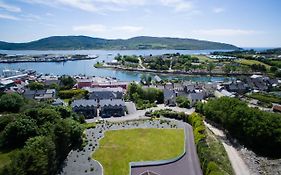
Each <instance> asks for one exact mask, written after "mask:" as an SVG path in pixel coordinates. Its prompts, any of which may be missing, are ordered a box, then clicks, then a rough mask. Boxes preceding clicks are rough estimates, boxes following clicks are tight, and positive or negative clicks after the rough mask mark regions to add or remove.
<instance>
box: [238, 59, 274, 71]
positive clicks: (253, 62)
mask: <svg viewBox="0 0 281 175" xmlns="http://www.w3.org/2000/svg"><path fill="white" fill-rule="evenodd" d="M236 62H237V63H240V64H243V65H247V66H251V65H253V64H261V65H264V66H265V67H266V69H269V68H270V67H271V66H269V65H267V64H264V63H262V62H260V61H257V60H246V59H240V60H237V61H236Z"/></svg>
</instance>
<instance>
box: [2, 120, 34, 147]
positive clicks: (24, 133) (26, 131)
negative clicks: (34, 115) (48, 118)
mask: <svg viewBox="0 0 281 175" xmlns="http://www.w3.org/2000/svg"><path fill="white" fill-rule="evenodd" d="M37 134H38V127H37V125H36V122H35V121H34V120H33V119H29V118H26V117H25V118H24V117H19V118H18V119H17V120H15V121H14V122H11V123H9V124H8V125H7V126H6V127H5V129H4V130H3V133H2V137H1V142H2V144H3V146H4V147H20V146H22V145H24V143H25V141H26V140H27V139H29V138H31V137H34V136H36V135H37Z"/></svg>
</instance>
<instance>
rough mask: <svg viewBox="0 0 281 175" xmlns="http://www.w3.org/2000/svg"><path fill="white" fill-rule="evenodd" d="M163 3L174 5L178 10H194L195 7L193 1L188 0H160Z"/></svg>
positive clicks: (169, 5)
mask: <svg viewBox="0 0 281 175" xmlns="http://www.w3.org/2000/svg"><path fill="white" fill-rule="evenodd" d="M160 2H161V3H162V5H164V6H168V7H172V8H174V9H175V11H176V12H181V11H187V10H192V9H193V8H194V6H193V3H192V2H191V1H186V0H160Z"/></svg>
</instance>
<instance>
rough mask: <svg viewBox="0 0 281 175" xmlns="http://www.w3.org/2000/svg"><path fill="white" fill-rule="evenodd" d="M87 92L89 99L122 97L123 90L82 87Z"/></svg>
mask: <svg viewBox="0 0 281 175" xmlns="http://www.w3.org/2000/svg"><path fill="white" fill-rule="evenodd" d="M84 89H85V90H87V91H88V92H89V99H96V100H98V101H99V100H104V99H123V92H124V90H123V89H122V88H120V87H118V88H84Z"/></svg>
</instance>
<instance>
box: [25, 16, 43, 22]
mask: <svg viewBox="0 0 281 175" xmlns="http://www.w3.org/2000/svg"><path fill="white" fill-rule="evenodd" d="M22 19H24V20H27V21H39V20H41V19H42V18H41V16H38V15H34V14H25V15H22Z"/></svg>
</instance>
